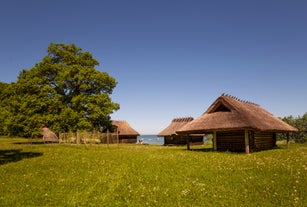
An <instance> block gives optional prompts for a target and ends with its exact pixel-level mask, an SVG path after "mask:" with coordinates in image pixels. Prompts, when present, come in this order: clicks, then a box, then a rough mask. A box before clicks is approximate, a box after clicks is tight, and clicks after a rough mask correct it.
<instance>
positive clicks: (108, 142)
mask: <svg viewBox="0 0 307 207" xmlns="http://www.w3.org/2000/svg"><path fill="white" fill-rule="evenodd" d="M109 141H110V140H109V130H107V146H108V147H109Z"/></svg>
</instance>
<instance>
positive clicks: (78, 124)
mask: <svg viewBox="0 0 307 207" xmlns="http://www.w3.org/2000/svg"><path fill="white" fill-rule="evenodd" d="M47 52H48V54H47V55H46V56H45V57H44V58H43V59H42V61H41V62H40V63H37V64H36V65H35V66H34V67H33V68H32V69H30V70H22V71H21V73H20V75H19V77H18V80H17V82H16V83H12V84H11V86H10V87H11V90H10V91H9V92H8V96H7V97H8V98H7V99H6V102H9V103H10V104H9V109H8V111H9V113H10V115H9V117H8V120H7V122H6V123H5V125H6V126H5V127H4V128H6V129H7V130H6V132H7V134H10V135H19V136H21V135H22V136H26V137H29V136H36V135H38V134H39V133H40V126H41V124H42V123H44V124H46V125H47V126H49V127H50V128H52V129H53V130H54V131H57V132H59V131H76V130H78V129H87V130H92V129H97V130H98V129H99V128H100V127H101V126H108V125H109V123H110V114H112V113H113V112H114V111H116V110H118V109H119V104H117V103H114V102H112V100H111V98H110V95H111V94H112V92H113V89H114V88H115V87H116V85H117V82H116V81H115V79H114V78H113V77H111V76H110V75H109V74H108V73H106V72H100V71H98V70H96V69H95V66H97V65H98V64H99V63H98V61H97V60H95V59H94V58H93V57H92V55H91V53H89V52H83V51H82V49H81V48H79V47H77V46H75V45H74V44H71V45H66V44H55V43H51V44H50V45H49V47H48V49H47ZM3 124H4V123H3Z"/></svg>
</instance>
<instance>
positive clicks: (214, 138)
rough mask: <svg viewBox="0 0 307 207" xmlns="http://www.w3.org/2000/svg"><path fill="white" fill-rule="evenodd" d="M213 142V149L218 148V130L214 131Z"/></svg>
mask: <svg viewBox="0 0 307 207" xmlns="http://www.w3.org/2000/svg"><path fill="white" fill-rule="evenodd" d="M212 142H213V143H212V144H213V150H215V151H216V150H217V143H216V131H213V139H212Z"/></svg>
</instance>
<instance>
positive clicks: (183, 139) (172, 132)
mask: <svg viewBox="0 0 307 207" xmlns="http://www.w3.org/2000/svg"><path fill="white" fill-rule="evenodd" d="M192 120H193V118H192V117H185V118H175V119H173V120H172V122H171V123H170V124H169V125H168V126H167V127H166V128H165V129H163V130H162V131H161V132H160V133H159V134H158V136H159V137H164V145H185V144H187V136H184V135H180V134H177V133H176V131H177V130H180V129H181V128H182V127H183V126H185V125H186V124H187V123H189V122H191V121H192ZM190 137H191V138H190V142H191V143H193V144H203V143H204V141H203V139H204V136H203V135H202V134H193V135H192V134H191V135H190Z"/></svg>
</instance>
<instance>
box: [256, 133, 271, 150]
mask: <svg viewBox="0 0 307 207" xmlns="http://www.w3.org/2000/svg"><path fill="white" fill-rule="evenodd" d="M254 142H255V149H256V150H267V149H272V148H274V147H275V146H276V134H275V133H272V132H255V133H254Z"/></svg>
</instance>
